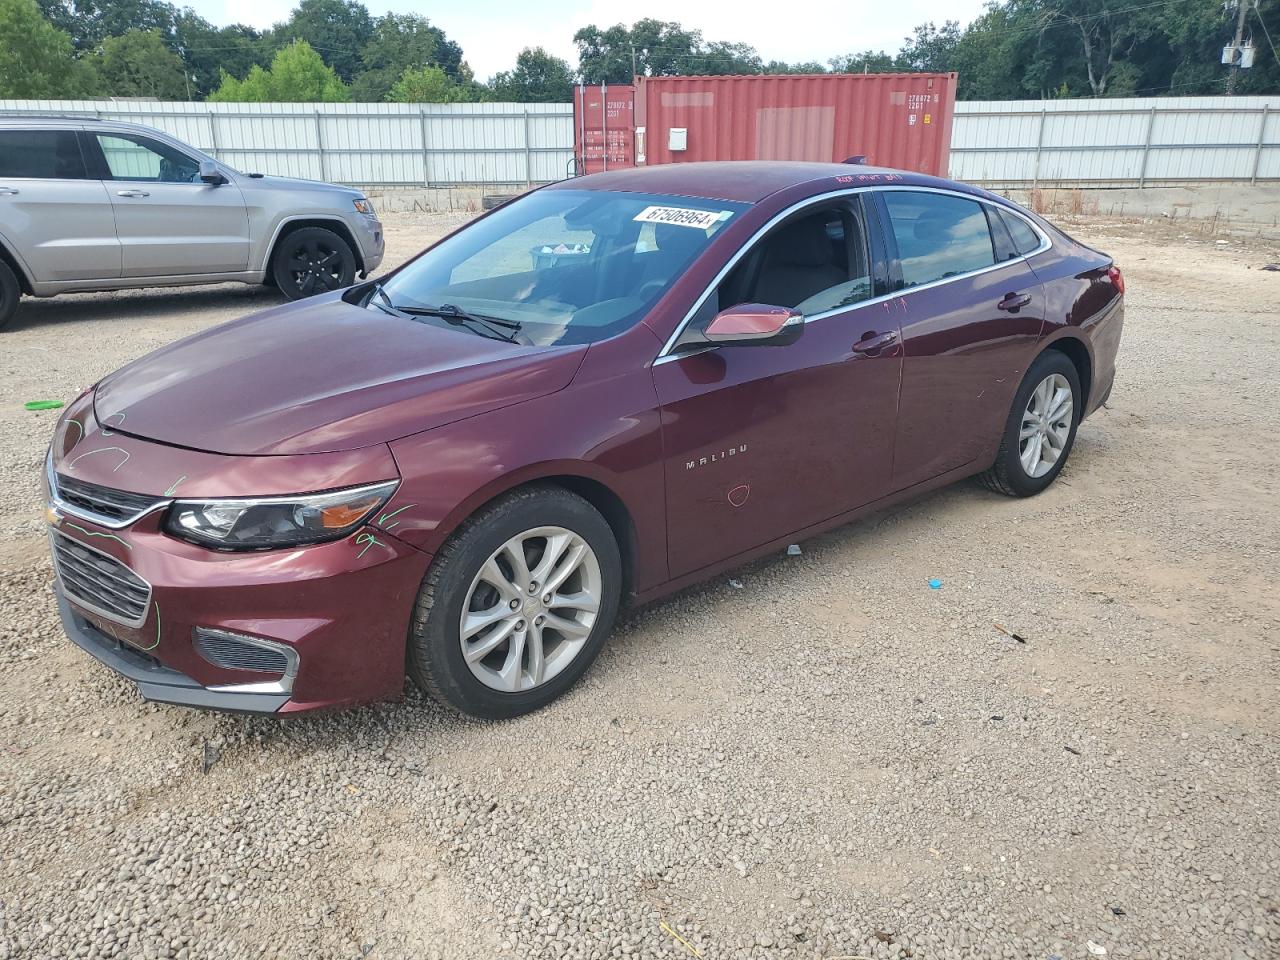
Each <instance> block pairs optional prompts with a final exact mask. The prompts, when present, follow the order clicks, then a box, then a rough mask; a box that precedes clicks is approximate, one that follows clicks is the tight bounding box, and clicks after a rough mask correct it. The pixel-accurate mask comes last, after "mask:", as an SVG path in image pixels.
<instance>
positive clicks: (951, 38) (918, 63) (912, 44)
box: [894, 20, 963, 73]
mask: <svg viewBox="0 0 1280 960" xmlns="http://www.w3.org/2000/svg"><path fill="white" fill-rule="evenodd" d="M962 36H963V32H962V31H961V29H960V24H959V23H957V22H956V21H955V20H948V21H946V22H945V23H944V24H943V25H942V26H941V27H937V26H934V24H933V21H930V22H928V23H922V24H920V26H918V27H916V29H915V31H914V32H913V33H912V34H911V36H909V37H907V38H906V40H905V41H904V42H903V44H902V51H901V52H900V53H899V54H898V56H897V58H896V60H895V64H894V65H895V66H896V67H897V68H898V69H900V70H902V71H904V72H908V73H910V72H917V73H946V72H948V71H950V70H954V69H955V68H956V66H955V63H956V49H957V48H958V47H959V46H960V38H961V37H962Z"/></svg>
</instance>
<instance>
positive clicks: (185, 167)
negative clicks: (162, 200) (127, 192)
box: [94, 133, 200, 183]
mask: <svg viewBox="0 0 1280 960" xmlns="http://www.w3.org/2000/svg"><path fill="white" fill-rule="evenodd" d="M94 136H96V137H97V138H98V145H99V146H100V147H101V148H102V156H103V158H104V159H105V160H106V162H107V170H108V172H109V173H110V174H111V179H112V180H144V181H149V182H153V183H198V182H200V163H199V161H197V160H194V159H193V158H191V157H189V156H187V155H186V154H185V153H183V152H182V151H181V150H175V149H174V148H173V147H171V146H169V145H168V144H167V143H161V142H160V141H159V140H152V139H150V138H149V137H139V136H135V135H133V134H130V133H111V134H107V133H98V134H94Z"/></svg>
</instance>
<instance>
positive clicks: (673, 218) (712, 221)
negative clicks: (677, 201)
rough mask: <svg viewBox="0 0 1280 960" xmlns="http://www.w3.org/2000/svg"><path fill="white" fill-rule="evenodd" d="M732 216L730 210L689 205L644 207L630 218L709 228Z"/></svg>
mask: <svg viewBox="0 0 1280 960" xmlns="http://www.w3.org/2000/svg"><path fill="white" fill-rule="evenodd" d="M732 216H733V211H732V210H694V209H692V208H690V207H645V208H644V209H643V210H641V211H640V212H639V213H637V214H636V215H635V216H634V217H632V218H631V219H632V220H635V221H637V222H638V223H670V224H672V225H674V226H678V227H694V228H696V229H698V230H710V229H711V228H712V227H714V226H715V225H716V224H717V223H720V222H721V221H722V220H728V219H729V218H730V217H732Z"/></svg>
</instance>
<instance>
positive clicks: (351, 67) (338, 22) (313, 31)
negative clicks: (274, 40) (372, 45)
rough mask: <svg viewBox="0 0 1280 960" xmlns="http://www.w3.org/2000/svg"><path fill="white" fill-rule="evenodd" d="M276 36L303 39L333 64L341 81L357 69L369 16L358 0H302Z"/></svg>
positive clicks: (370, 26)
mask: <svg viewBox="0 0 1280 960" xmlns="http://www.w3.org/2000/svg"><path fill="white" fill-rule="evenodd" d="M275 32H276V33H277V34H278V38H279V39H280V40H282V41H285V40H304V41H306V42H307V43H308V44H309V45H310V46H311V48H312V49H313V50H316V51H318V52H319V53H320V55H321V56H322V57H323V58H324V62H325V63H327V64H328V65H329V66H331V67H333V69H334V72H335V73H337V75H338V76H339V77H340V78H341V79H342V81H343V82H344V83H350V82H351V81H352V80H353V79H354V78H355V76H356V74H357V73H359V72H360V67H361V60H360V54H361V51H362V50H364V48H365V44H367V43H368V42H369V40H370V38H371V37H372V36H373V18H372V17H370V16H369V11H368V10H367V9H366V8H365V5H364V4H363V3H360V2H359V0H302V2H301V3H299V4H298V6H297V7H296V8H295V9H294V11H293V14H292V15H291V16H290V17H289V19H288V21H287V22H285V23H283V24H281V25H280V26H278V27H277V28H276V31H275Z"/></svg>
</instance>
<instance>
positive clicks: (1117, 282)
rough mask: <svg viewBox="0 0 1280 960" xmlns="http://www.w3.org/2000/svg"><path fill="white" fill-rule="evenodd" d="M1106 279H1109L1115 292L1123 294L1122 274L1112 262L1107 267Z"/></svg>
mask: <svg viewBox="0 0 1280 960" xmlns="http://www.w3.org/2000/svg"><path fill="white" fill-rule="evenodd" d="M1107 279H1108V280H1110V281H1111V285H1112V286H1113V287H1115V288H1116V293H1118V294H1120V296H1122V297H1123V296H1124V274H1123V273H1121V272H1120V268H1119V267H1117V266H1116V265H1115V264H1112V265H1111V266H1110V267H1108V268H1107Z"/></svg>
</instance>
